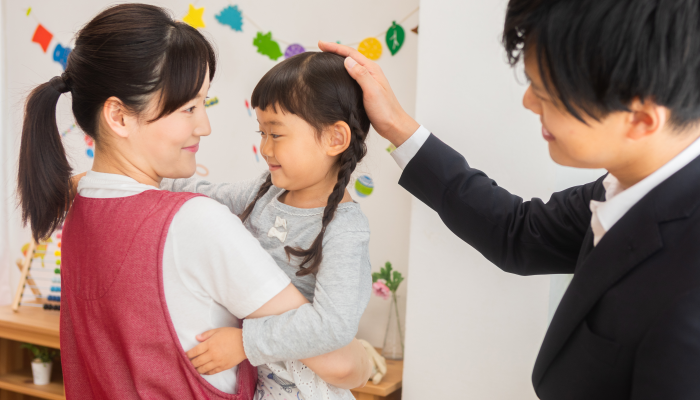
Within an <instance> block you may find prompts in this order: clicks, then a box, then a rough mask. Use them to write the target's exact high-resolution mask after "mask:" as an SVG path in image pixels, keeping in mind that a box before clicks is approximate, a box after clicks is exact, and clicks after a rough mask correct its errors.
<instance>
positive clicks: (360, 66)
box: [318, 41, 420, 147]
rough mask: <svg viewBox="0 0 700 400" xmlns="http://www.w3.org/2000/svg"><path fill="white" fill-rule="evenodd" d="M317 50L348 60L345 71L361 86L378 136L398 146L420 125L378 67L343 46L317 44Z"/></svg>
mask: <svg viewBox="0 0 700 400" xmlns="http://www.w3.org/2000/svg"><path fill="white" fill-rule="evenodd" d="M318 47H319V48H320V49H321V50H322V51H325V52H328V53H335V54H338V55H341V56H343V57H347V58H346V59H345V68H346V69H347V70H348V73H349V74H350V76H351V77H353V79H355V80H356V81H357V83H359V84H360V87H362V92H363V94H364V96H363V100H364V103H365V110H366V111H367V115H368V116H369V119H370V121H371V122H372V126H374V129H375V130H376V131H377V133H379V134H380V135H382V136H383V137H384V138H386V139H388V140H389V141H390V142H391V143H392V144H393V145H394V146H396V147H399V146H401V145H402V144H403V142H405V141H406V140H408V138H410V137H411V135H413V133H414V132H415V131H417V130H418V128H419V127H420V125H419V124H418V123H417V122H416V121H415V120H414V119H413V118H411V116H410V115H408V114H407V113H406V111H404V109H403V107H401V104H400V103H399V100H398V99H397V98H396V95H394V91H393V90H391V85H389V81H388V80H387V79H386V77H385V76H384V72H382V69H381V68H380V67H379V65H377V64H376V63H374V62H372V61H371V60H370V59H368V58H367V57H365V56H364V55H362V54H361V53H360V52H359V51H357V50H355V49H353V48H351V47H348V46H344V45H342V44H338V43H332V42H323V41H319V42H318Z"/></svg>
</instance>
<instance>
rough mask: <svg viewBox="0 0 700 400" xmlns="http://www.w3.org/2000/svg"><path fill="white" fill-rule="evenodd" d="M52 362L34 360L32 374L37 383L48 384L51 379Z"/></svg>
mask: <svg viewBox="0 0 700 400" xmlns="http://www.w3.org/2000/svg"><path fill="white" fill-rule="evenodd" d="M51 367H53V363H52V362H47V363H44V362H41V361H38V362H37V361H32V375H33V376H34V384H35V385H48V384H49V382H50V381H51Z"/></svg>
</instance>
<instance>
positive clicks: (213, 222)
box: [171, 196, 248, 237]
mask: <svg viewBox="0 0 700 400" xmlns="http://www.w3.org/2000/svg"><path fill="white" fill-rule="evenodd" d="M172 228H176V229H177V231H178V232H179V233H181V234H185V235H199V236H205V237H212V236H215V235H221V234H222V233H224V232H226V233H227V234H229V235H230V234H247V233H248V231H247V230H246V229H245V227H244V226H243V224H242V223H241V220H240V219H239V218H238V217H237V216H236V215H234V214H232V213H231V211H230V210H229V209H228V207H226V206H225V205H223V204H221V203H219V202H217V201H216V200H213V199H211V198H209V197H206V196H195V197H192V198H191V199H189V200H187V201H185V203H184V204H183V205H182V207H180V209H179V210H178V211H177V213H176V214H175V217H174V218H173V222H172V226H171V229H172Z"/></svg>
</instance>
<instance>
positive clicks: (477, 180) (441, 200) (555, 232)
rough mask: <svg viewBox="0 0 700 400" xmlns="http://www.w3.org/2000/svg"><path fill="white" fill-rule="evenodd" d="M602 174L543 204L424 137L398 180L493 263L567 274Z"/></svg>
mask: <svg viewBox="0 0 700 400" xmlns="http://www.w3.org/2000/svg"><path fill="white" fill-rule="evenodd" d="M602 179H603V178H601V179H599V180H598V181H596V182H592V183H589V184H587V185H584V186H577V187H573V188H570V189H567V190H564V191H562V192H558V193H555V194H553V195H552V197H551V199H550V200H549V202H547V203H546V204H545V203H543V202H542V200H540V199H537V198H534V199H532V200H531V201H523V199H522V198H520V197H518V196H515V195H512V194H510V193H508V191H506V190H505V189H503V188H501V187H499V186H498V185H497V184H496V182H494V181H493V180H491V179H490V178H489V177H488V176H486V175H485V174H484V173H483V172H481V171H479V170H476V169H473V168H471V167H470V166H469V164H468V163H467V161H466V160H465V159H464V157H462V155H460V154H459V153H457V152H456V151H455V150H453V149H452V148H451V147H449V146H448V145H446V144H445V143H443V142H442V141H440V139H438V138H437V137H435V136H434V135H430V137H429V138H428V140H427V141H426V142H425V144H424V145H423V146H422V147H421V149H420V150H419V151H418V153H417V154H416V155H415V157H413V158H412V159H411V161H410V162H409V163H408V165H407V166H406V169H405V170H404V172H403V174H402V175H401V179H400V181H399V184H400V185H401V186H403V187H404V188H405V189H406V190H408V191H409V192H410V193H411V194H413V195H414V196H416V197H417V198H418V199H419V200H421V201H422V202H423V203H425V204H426V205H428V207H430V208H432V209H433V210H435V211H436V212H437V213H438V214H439V216H440V218H441V219H442V221H443V222H444V223H445V225H447V227H448V228H449V229H450V230H451V231H452V232H454V233H455V234H456V235H457V236H459V237H460V238H461V239H462V240H464V241H465V242H467V243H469V244H470V245H471V246H473V247H474V248H475V249H476V250H478V251H479V252H480V253H481V254H483V255H484V256H485V257H486V258H487V259H488V260H490V261H491V262H493V263H494V264H496V265H497V266H498V267H499V268H501V269H503V270H504V271H506V272H511V273H515V274H518V275H536V274H571V273H573V272H574V267H575V265H576V261H577V258H578V254H579V252H580V250H581V245H582V243H583V240H584V237H585V235H586V232H587V231H588V229H589V227H590V222H591V211H590V208H589V203H590V200H591V198H592V196H593V195H594V191H595V192H596V193H597V192H600V190H602ZM597 194H598V195H600V193H597Z"/></svg>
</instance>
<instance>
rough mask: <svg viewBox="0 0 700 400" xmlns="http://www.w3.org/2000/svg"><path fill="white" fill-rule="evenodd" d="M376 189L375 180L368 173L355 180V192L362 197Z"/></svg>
mask: <svg viewBox="0 0 700 400" xmlns="http://www.w3.org/2000/svg"><path fill="white" fill-rule="evenodd" d="M373 191H374V182H373V181H372V178H370V177H369V176H367V175H362V176H360V177H359V178H357V180H356V181H355V192H357V194H358V196H360V197H367V196H369V195H371V194H372V192H373Z"/></svg>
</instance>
